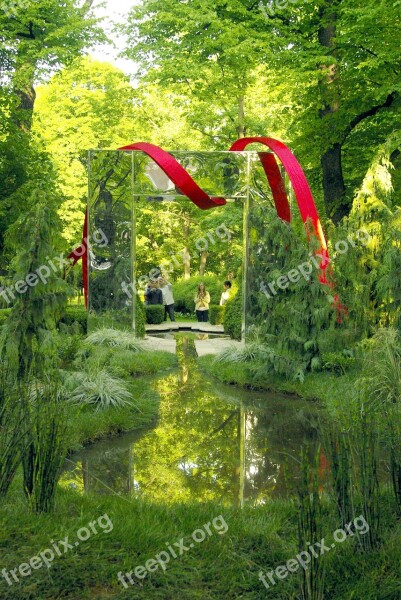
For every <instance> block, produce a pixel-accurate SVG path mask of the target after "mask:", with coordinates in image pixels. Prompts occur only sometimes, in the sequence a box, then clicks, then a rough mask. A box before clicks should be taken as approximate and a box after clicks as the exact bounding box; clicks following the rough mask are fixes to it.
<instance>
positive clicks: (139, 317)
mask: <svg viewBox="0 0 401 600" xmlns="http://www.w3.org/2000/svg"><path fill="white" fill-rule="evenodd" d="M145 321H146V314H145V306H144V304H143V302H142V301H141V299H140V298H139V296H138V295H137V297H136V311H135V334H136V337H138V338H144V337H145V333H146V330H145Z"/></svg>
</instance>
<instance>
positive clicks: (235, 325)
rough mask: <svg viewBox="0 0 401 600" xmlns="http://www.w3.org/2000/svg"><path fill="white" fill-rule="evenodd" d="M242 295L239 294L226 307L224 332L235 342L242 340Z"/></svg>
mask: <svg viewBox="0 0 401 600" xmlns="http://www.w3.org/2000/svg"><path fill="white" fill-rule="evenodd" d="M241 330H242V295H241V294H237V295H236V296H235V297H234V298H233V299H232V300H229V301H228V302H227V304H226V305H225V314H224V331H225V332H226V333H228V335H229V336H230V337H231V338H233V339H234V340H240V339H241Z"/></svg>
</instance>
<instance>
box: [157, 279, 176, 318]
mask: <svg viewBox="0 0 401 600" xmlns="http://www.w3.org/2000/svg"><path fill="white" fill-rule="evenodd" d="M159 285H160V289H161V292H162V295H163V304H164V320H165V321H167V315H168V316H169V317H170V321H175V316H174V296H173V286H172V285H171V283H169V282H168V281H166V280H165V279H163V278H160V279H159Z"/></svg>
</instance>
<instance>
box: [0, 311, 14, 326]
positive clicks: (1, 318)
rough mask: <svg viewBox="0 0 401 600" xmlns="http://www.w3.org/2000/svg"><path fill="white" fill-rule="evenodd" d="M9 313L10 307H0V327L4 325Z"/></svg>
mask: <svg viewBox="0 0 401 600" xmlns="http://www.w3.org/2000/svg"><path fill="white" fill-rule="evenodd" d="M10 314H11V308H2V309H0V327H1V326H2V325H4V323H5V322H6V321H7V319H8V317H9V316H10Z"/></svg>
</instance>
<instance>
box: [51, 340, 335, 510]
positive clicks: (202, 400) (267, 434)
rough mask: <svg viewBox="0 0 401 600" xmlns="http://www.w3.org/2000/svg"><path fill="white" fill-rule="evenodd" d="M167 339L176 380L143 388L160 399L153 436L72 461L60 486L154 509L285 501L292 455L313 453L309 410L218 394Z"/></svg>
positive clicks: (314, 422) (301, 404)
mask: <svg viewBox="0 0 401 600" xmlns="http://www.w3.org/2000/svg"><path fill="white" fill-rule="evenodd" d="M175 337H176V339H177V354H178V359H179V368H178V370H174V371H171V372H169V374H167V375H163V376H162V377H158V378H156V379H152V380H149V386H150V387H152V388H153V389H155V390H156V391H157V392H158V393H159V395H160V406H159V413H158V419H157V422H156V423H155V424H154V426H152V427H151V428H148V429H142V430H140V431H134V432H131V433H128V434H125V435H122V436H119V437H118V438H112V439H108V440H106V441H102V442H98V443H96V444H93V445H91V446H90V447H88V448H86V449H84V450H82V451H80V452H78V453H76V454H74V455H73V456H71V457H70V459H69V460H70V461H72V462H68V467H67V469H66V470H65V472H64V474H63V476H62V480H63V482H64V485H70V486H72V487H74V488H78V489H80V490H81V491H83V492H91V493H97V494H112V493H117V494H121V495H129V496H131V497H140V498H143V499H146V500H149V501H153V502H163V503H165V502H186V501H193V500H198V501H205V500H214V501H216V502H219V503H224V504H225V503H227V504H237V505H242V504H243V503H244V502H247V503H248V502H249V503H253V504H260V503H264V502H266V501H267V500H268V498H270V497H274V496H276V497H277V496H281V497H282V496H288V495H290V494H292V493H294V492H295V490H296V487H297V480H298V477H299V471H300V464H299V461H300V457H301V449H302V447H303V446H304V444H305V443H308V444H309V446H310V448H309V451H310V452H311V453H313V452H314V449H316V448H317V447H318V443H319V422H320V414H321V413H322V411H321V409H320V408H319V406H318V405H317V404H314V403H311V402H306V401H304V400H301V399H299V398H296V397H291V396H285V395H279V394H275V393H268V392H255V391H247V390H242V389H240V388H235V387H233V386H228V385H222V384H220V383H218V382H216V381H214V380H213V379H210V378H209V377H208V376H207V375H206V374H205V373H203V372H202V371H201V369H200V368H199V364H198V361H197V357H196V353H195V347H194V339H195V335H194V334H187V333H183V334H176V335H175ZM320 464H321V468H322V470H323V471H324V470H325V464H326V461H325V457H324V454H323V452H322V451H320Z"/></svg>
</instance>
